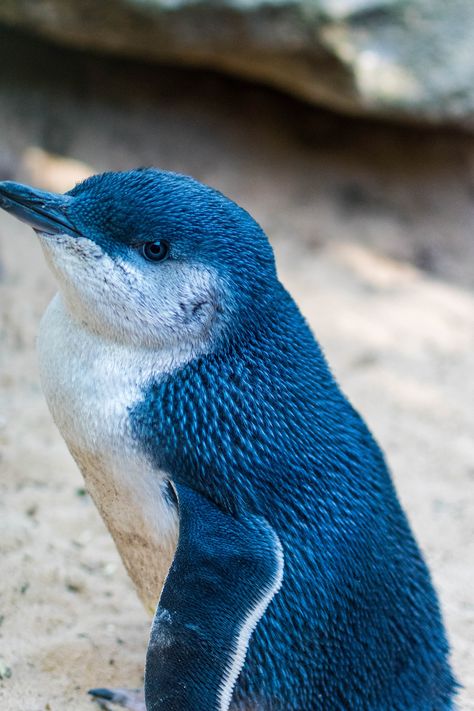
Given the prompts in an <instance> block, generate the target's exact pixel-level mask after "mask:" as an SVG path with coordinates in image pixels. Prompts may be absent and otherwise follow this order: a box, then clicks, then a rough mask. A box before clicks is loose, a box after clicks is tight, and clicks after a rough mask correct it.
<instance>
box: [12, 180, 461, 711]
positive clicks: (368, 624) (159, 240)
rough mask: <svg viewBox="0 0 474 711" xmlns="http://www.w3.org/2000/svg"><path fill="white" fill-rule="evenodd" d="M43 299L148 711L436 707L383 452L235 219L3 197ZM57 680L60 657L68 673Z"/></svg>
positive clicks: (414, 568) (46, 372) (51, 389)
mask: <svg viewBox="0 0 474 711" xmlns="http://www.w3.org/2000/svg"><path fill="white" fill-rule="evenodd" d="M0 206H1V207H2V208H3V209H5V210H7V212H10V213H11V214H12V215H14V216H16V217H17V218H19V219H20V220H23V221H24V222H26V223H28V224H29V225H31V227H33V228H34V230H35V231H36V233H37V235H38V237H39V240H40V243H41V246H42V248H43V251H44V254H45V257H46V260H47V262H48V264H49V266H50V268H51V270H52V272H53V274H54V276H55V278H56V281H57V286H58V293H57V294H56V296H55V297H54V298H53V300H52V302H51V303H50V305H49V307H48V309H47V310H46V313H45V315H44V317H43V319H42V322H41V326H40V333H39V339H38V349H39V362H40V374H41V380H42V386H43V389H44V393H45V396H46V399H47V401H48V405H49V408H50V410H51V413H52V416H53V418H54V420H55V422H56V424H57V426H58V428H59V430H60V432H61V434H62V436H63V437H64V439H65V441H66V443H67V446H68V447H69V449H70V451H71V453H72V456H73V457H74V459H75V461H76V462H77V464H78V466H79V468H80V470H81V471H82V473H83V476H84V479H85V482H86V485H87V488H88V490H89V492H90V494H91V496H92V498H93V500H94V502H95V504H96V505H97V508H98V509H99V511H100V513H101V515H102V516H103V518H104V520H105V523H106V524H107V526H108V529H109V531H110V533H111V535H112V537H113V539H114V541H115V543H116V545H117V548H118V550H119V552H120V555H121V557H122V559H123V562H124V565H125V567H126V569H127V571H128V573H129V575H130V577H131V578H132V580H133V582H134V584H135V586H136V588H137V591H138V594H139V595H140V597H141V599H142V600H143V602H144V604H145V606H146V607H147V609H148V610H150V611H151V612H152V613H154V618H153V622H152V626H151V633H150V640H149V645H148V649H147V655H146V662H145V689H144V695H142V696H140V695H139V694H136V695H134V694H133V693H132V692H131V691H130V692H129V691H127V690H126V689H123V690H121V689H117V690H114V689H105V688H104V689H101V688H100V689H94V690H92V692H91V693H92V694H93V695H94V696H95V697H97V698H100V699H102V700H105V699H108V700H110V701H112V702H117V703H121V704H122V705H123V706H125V707H127V708H129V709H146V711H446V710H448V709H453V708H454V705H453V704H454V696H455V692H456V689H457V683H456V680H455V678H454V676H453V673H452V671H451V668H450V663H449V648H448V642H447V638H446V634H445V630H444V626H443V621H442V617H441V613H440V609H439V605H438V600H437V597H436V593H435V591H434V588H433V585H432V582H431V579H430V574H429V572H428V569H427V567H426V564H425V562H424V560H423V557H422V555H421V553H420V550H419V548H418V546H417V544H416V542H415V540H414V537H413V534H412V532H411V530H410V527H409V524H408V522H407V518H406V516H405V514H404V512H403V510H402V508H401V506H400V503H399V501H398V498H397V494H396V492H395V489H394V486H393V483H392V480H391V478H390V474H389V472H388V470H387V466H386V464H385V461H384V457H383V455H382V453H381V450H380V449H379V447H378V445H377V444H376V442H375V441H374V439H373V437H372V435H371V434H370V432H369V430H368V429H367V426H366V425H365V423H364V421H363V420H362V419H361V417H360V416H359V415H358V413H357V412H356V411H355V410H354V408H353V407H352V406H351V405H350V403H349V402H348V400H347V399H346V398H345V396H344V395H343V394H342V393H341V390H340V389H339V387H338V385H337V383H336V381H335V380H334V377H333V376H332V374H331V372H330V370H329V368H328V365H327V363H326V361H325V358H324V356H323V354H322V352H321V349H320V347H319V345H318V344H317V342H316V340H315V338H314V336H313V334H312V333H311V331H310V329H309V327H308V325H307V324H306V322H305V320H304V318H303V317H302V315H301V313H300V311H299V310H298V308H297V306H296V305H295V303H294V301H293V299H292V298H291V296H290V295H289V294H288V293H287V291H286V290H285V289H284V287H283V286H282V284H281V283H280V281H279V279H278V276H277V272H276V267H275V261H274V255H273V251H272V248H271V246H270V244H269V241H268V239H267V237H266V235H265V234H264V232H263V231H262V229H261V228H260V227H259V225H258V224H257V223H256V222H255V221H254V220H253V219H252V217H251V216H250V215H249V214H248V213H247V212H246V211H245V210H244V209H242V208H241V207H239V206H238V205H236V204H235V203H234V202H232V201H231V200H229V199H227V198H226V197H224V196H223V195H222V194H221V193H219V192H217V191H216V190H214V189H212V188H210V187H207V186H205V185H202V184H201V183H199V182H198V181H196V180H193V179H192V178H189V177H186V176H183V175H178V174H175V173H170V172H165V171H162V170H157V169H153V168H146V169H137V170H131V171H127V172H109V173H104V174H101V175H96V176H93V177H91V178H88V179H87V180H85V181H84V182H82V183H80V184H78V185H77V186H76V187H75V188H73V189H72V190H71V191H69V192H68V193H66V194H64V195H57V194H53V193H49V192H44V191H40V190H37V189H34V188H31V187H28V186H25V185H21V184H19V183H15V182H11V181H6V182H2V183H0ZM65 662H66V660H65Z"/></svg>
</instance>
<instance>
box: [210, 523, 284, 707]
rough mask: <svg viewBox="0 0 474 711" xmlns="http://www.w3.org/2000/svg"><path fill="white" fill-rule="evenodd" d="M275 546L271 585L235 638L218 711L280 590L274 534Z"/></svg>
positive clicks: (226, 702) (279, 556)
mask: <svg viewBox="0 0 474 711" xmlns="http://www.w3.org/2000/svg"><path fill="white" fill-rule="evenodd" d="M273 533H274V536H275V546H276V558H277V569H276V571H275V575H274V578H273V581H272V583H271V585H269V586H267V587H266V588H264V590H263V593H262V595H261V597H260V599H259V600H258V602H257V604H256V605H255V606H254V607H253V608H252V609H251V610H250V612H249V614H248V615H247V617H246V618H245V620H244V623H243V625H242V627H241V628H240V632H239V634H238V636H237V640H236V643H235V651H234V654H233V657H232V658H231V661H230V663H229V665H228V667H227V669H226V673H225V675H224V678H223V679H222V681H221V683H220V689H219V697H218V701H219V711H228V709H229V706H230V702H231V700H232V692H233V691H234V686H235V684H236V682H237V679H238V676H239V674H240V672H241V671H242V667H243V666H244V662H245V657H246V654H247V649H248V646H249V642H250V637H251V636H252V632H253V631H254V629H255V628H256V626H257V624H258V622H259V620H260V619H261V618H262V617H263V614H264V612H265V610H266V609H267V607H268V605H269V604H270V602H271V601H272V599H273V598H274V597H275V595H276V594H277V592H278V591H279V590H280V588H281V584H282V582H283V568H284V555H283V548H282V545H281V543H280V540H279V538H278V536H277V535H276V533H275V532H273Z"/></svg>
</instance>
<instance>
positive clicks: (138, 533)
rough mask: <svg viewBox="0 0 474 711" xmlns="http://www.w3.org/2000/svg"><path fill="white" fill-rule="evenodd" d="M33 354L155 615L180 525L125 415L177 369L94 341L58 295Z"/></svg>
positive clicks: (157, 356)
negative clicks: (153, 383)
mask: <svg viewBox="0 0 474 711" xmlns="http://www.w3.org/2000/svg"><path fill="white" fill-rule="evenodd" d="M38 350H39V363H40V375H41V381H42V386H43V390H44V393H45V396H46V399H47V402H48V405H49V408H50V410H51V413H52V416H53V418H54V420H55V422H56V424H57V426H58V428H59V430H60V432H61V434H62V436H63V438H64V439H65V441H66V444H67V445H68V447H69V449H70V451H71V453H72V455H73V457H74V459H75V460H76V462H77V464H78V466H79V468H80V469H81V471H82V474H83V476H84V479H85V482H86V486H87V488H88V490H89V492H90V494H91V496H92V498H93V499H94V501H95V503H96V505H97V508H98V509H99V511H100V513H101V515H102V517H103V518H104V520H105V523H106V525H107V526H108V528H109V530H110V533H111V534H112V536H113V538H114V541H115V543H116V545H117V548H118V550H119V552H120V555H121V557H122V559H123V561H124V564H125V566H126V568H127V571H128V573H129V574H130V576H131V578H132V580H133V582H134V583H135V585H136V587H137V590H138V593H139V595H140V597H141V598H142V600H143V602H144V603H145V605H146V606H147V607H148V608H149V609H150V610H153V609H154V606H155V604H156V601H157V599H158V597H159V593H160V591H161V588H162V585H163V581H164V578H165V577H166V574H167V572H168V569H169V566H170V564H171V561H172V558H173V556H174V552H175V549H176V542H177V535H178V520H177V513H176V509H175V507H174V505H173V504H172V503H170V499H169V495H168V493H167V482H166V477H165V475H164V473H163V472H160V471H159V470H157V469H155V468H154V467H153V466H152V465H151V463H150V462H149V461H148V460H147V459H146V457H145V456H144V454H143V453H142V452H141V451H140V447H139V445H138V444H137V443H136V441H135V440H134V439H133V437H132V436H131V431H130V423H129V418H128V413H129V411H130V409H131V408H132V407H133V406H134V405H135V404H136V403H137V402H139V401H140V400H141V398H142V397H143V390H142V388H143V386H144V385H145V384H146V383H147V382H148V380H149V378H150V377H151V376H152V375H153V376H154V377H156V376H157V374H158V375H159V373H160V372H167V371H168V372H169V371H170V370H172V369H173V367H176V366H175V364H174V362H173V360H172V357H170V355H169V354H167V355H166V354H161V353H157V352H154V351H152V350H146V349H134V348H130V347H127V346H123V345H118V344H116V343H113V342H107V341H105V340H104V339H102V338H99V337H98V336H97V335H95V334H94V333H92V332H90V331H89V330H88V329H85V328H84V327H82V326H81V325H80V324H79V323H78V322H77V321H76V320H75V319H73V318H72V317H70V315H69V313H68V312H67V311H66V309H65V307H64V306H63V303H62V301H61V299H60V297H59V296H56V297H55V298H54V299H53V301H52V302H51V304H50V305H49V307H48V309H47V311H46V313H45V315H44V317H43V319H42V322H41V327H40V335H39V339H38Z"/></svg>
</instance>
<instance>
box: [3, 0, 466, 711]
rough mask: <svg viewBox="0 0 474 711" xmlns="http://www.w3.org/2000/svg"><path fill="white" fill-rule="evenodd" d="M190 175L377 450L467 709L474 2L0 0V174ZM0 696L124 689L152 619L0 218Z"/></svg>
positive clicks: (38, 181) (56, 697)
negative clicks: (57, 395)
mask: <svg viewBox="0 0 474 711" xmlns="http://www.w3.org/2000/svg"><path fill="white" fill-rule="evenodd" d="M139 165H142V166H143V165H155V166H159V167H160V168H165V169H169V170H175V171H179V172H184V173H189V174H191V175H193V176H194V177H196V178H198V179H200V180H202V181H204V182H206V183H208V184H210V185H212V186H213V187H216V188H218V189H220V190H222V191H223V192H224V193H226V194H227V195H228V196H229V197H231V198H233V199H234V200H236V201H237V202H239V203H240V204H241V205H243V206H244V207H245V208H246V209H247V210H249V211H250V212H251V213H252V214H253V215H254V216H255V217H256V218H257V220H258V221H259V222H260V223H261V224H262V226H263V227H264V229H265V230H266V232H267V233H268V235H269V237H270V239H271V241H272V243H273V245H274V248H275V251H276V256H277V262H278V267H279V272H280V276H281V279H282V280H283V282H284V283H285V285H286V286H287V287H288V288H289V290H290V291H291V292H292V293H293V295H294V296H295V298H296V300H297V301H298V303H299V304H300V306H301V308H302V310H303V312H304V314H305V315H306V317H307V318H308V320H309V322H310V324H311V326H312V328H313V329H314V331H315V333H316V335H317V337H318V339H319V341H320V342H321V344H322V346H323V348H324V350H325V352H326V354H327V356H328V358H329V361H330V363H331V365H332V367H333V370H334V372H335V374H336V377H337V378H338V380H339V381H340V383H341V384H342V386H343V388H344V390H345V391H346V393H347V394H348V395H349V397H350V398H351V400H352V401H353V403H354V404H355V405H356V407H357V408H358V409H359V410H360V411H361V412H362V414H363V415H364V417H365V418H366V419H367V421H368V423H369V425H370V427H371V429H372V430H373V431H374V433H375V435H376V436H377V438H378V439H379V441H380V443H381V445H382V446H383V448H384V450H385V451H386V454H387V457H388V460H389V463H390V466H391V469H392V471H393V476H394V479H395V482H396V485H397V488H398V491H399V494H400V498H401V500H402V503H403V505H404V507H405V508H406V510H407V511H408V513H409V516H410V519H411V522H412V525H413V528H414V530H415V533H416V535H417V537H418V540H419V542H420V544H421V546H422V548H423V550H424V552H425V555H426V557H427V559H428V562H429V564H430V566H431V569H432V572H433V576H434V580H435V583H436V586H437V588H438V590H439V593H440V596H441V602H442V606H443V610H444V614H445V618H446V622H447V626H448V631H449V635H450V639H451V642H452V647H453V663H454V666H455V670H456V672H457V674H458V676H459V678H460V680H461V682H462V684H463V685H464V689H463V690H462V692H461V695H460V708H461V709H474V671H473V670H474V599H473V593H472V590H473V589H474V535H473V534H474V491H473V490H474V440H473V432H474V408H473V402H474V378H473V371H474V240H473V235H472V233H473V227H474V3H472V1H471V0H449V2H446V1H445V0H313V2H308V1H306V2H305V1H303V0H293V1H290V0H287V1H285V0H273V1H272V0H221V1H220V2H217V1H212V0H202V1H199V2H198V1H197V0H194V1H191V0H102V1H101V2H100V3H98V2H96V0H3V2H2V3H0V179H1V180H4V179H14V180H20V181H24V182H29V183H31V184H34V185H36V186H38V187H42V188H45V189H49V190H56V191H61V192H62V191H65V190H67V189H69V188H70V187H72V186H73V185H74V184H75V182H77V181H78V180H81V179H82V178H84V177H85V176H87V175H89V174H90V173H94V172H98V171H103V170H110V169H114V170H120V169H127V168H131V167H136V166H139ZM0 289H1V293H0V357H1V360H0V368H1V371H0V456H1V459H0V467H1V476H0V487H1V496H0V508H1V511H0V521H1V530H0V534H1V535H0V550H1V561H2V562H1V575H0V600H1V602H0V606H1V607H0V706H1V708H2V709H5V710H6V711H62V710H63V709H64V708H67V709H68V710H69V711H87V709H90V708H91V703H90V701H89V700H88V698H87V697H86V696H85V691H86V690H87V689H88V688H90V687H94V686H140V684H141V675H142V666H143V659H144V653H145V646H146V639H147V635H148V625H149V622H148V619H147V617H146V615H145V612H144V611H143V610H142V609H141V607H140V605H139V603H138V601H137V599H136V597H135V594H134V592H133V590H132V588H131V584H130V583H129V581H128V579H127V577H126V574H125V572H124V570H123V568H122V565H121V563H120V561H119V559H118V555H117V553H116V552H115V549H114V547H113V545H112V542H111V540H110V538H109V536H108V534H107V532H106V531H105V528H104V526H103V524H102V522H101V520H100V518H99V515H98V513H97V512H96V510H95V508H94V507H93V505H92V503H91V501H90V500H89V497H88V496H87V494H86V492H85V491H84V488H83V483H82V480H81V477H80V475H79V472H78V471H77V470H76V468H75V466H74V464H73V462H72V460H71V458H70V456H69V454H68V452H67V451H66V448H65V446H64V444H63V443H62V441H61V440H60V437H59V434H58V433H57V431H56V430H55V428H54V427H53V425H52V423H51V420H50V417H49V414H48V412H47V409H46V405H45V403H44V401H43V397H42V395H41V391H40V387H39V381H38V374H37V366H36V356H35V350H34V348H35V335H36V332H37V328H38V321H39V319H40V317H41V314H42V313H43V311H44V308H45V306H46V304H47V303H48V300H49V299H50V298H51V296H52V294H53V293H54V285H53V282H52V278H51V277H50V275H49V273H48V271H47V269H46V266H45V264H44V263H43V260H42V256H41V253H40V250H39V247H38V245H37V243H36V241H35V237H34V234H33V233H32V232H31V231H30V230H29V229H28V228H27V227H25V226H23V225H21V224H20V223H17V222H16V221H15V220H13V219H12V218H10V217H9V216H8V215H6V214H4V213H1V214H0Z"/></svg>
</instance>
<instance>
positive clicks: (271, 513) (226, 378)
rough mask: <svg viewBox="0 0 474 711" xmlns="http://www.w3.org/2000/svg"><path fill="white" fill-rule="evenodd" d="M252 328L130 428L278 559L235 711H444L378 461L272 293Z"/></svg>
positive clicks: (421, 589) (182, 379) (160, 396)
mask: <svg viewBox="0 0 474 711" xmlns="http://www.w3.org/2000/svg"><path fill="white" fill-rule="evenodd" d="M254 316H255V321H254V323H253V324H252V326H251V327H250V326H249V327H248V328H247V329H246V330H245V332H244V333H242V334H239V336H238V337H236V338H235V340H233V341H231V342H226V343H225V344H224V345H223V346H222V347H221V348H220V349H218V350H216V351H215V352H212V353H211V354H209V355H206V356H203V357H201V358H198V359H196V360H194V361H193V362H192V363H190V364H189V365H187V366H185V367H184V368H182V369H181V370H180V371H178V372H176V373H174V374H173V375H171V376H170V377H168V378H167V379H165V380H162V381H160V382H157V383H153V382H151V383H150V384H149V388H148V390H147V391H146V392H145V393H144V399H143V402H142V403H141V404H140V406H139V407H137V409H136V410H135V411H134V413H133V422H134V428H135V432H136V436H137V437H138V438H140V440H142V441H145V442H146V446H147V448H148V451H149V452H150V454H151V455H152V456H153V458H154V460H155V461H156V464H157V466H159V467H160V468H163V469H165V470H166V471H169V472H171V474H172V478H173V479H174V480H175V481H177V482H180V483H183V484H186V485H188V486H190V487H193V488H194V489H195V490H197V491H199V492H200V493H201V494H202V495H203V496H204V497H206V498H208V499H210V500H212V501H213V502H215V503H216V504H217V505H218V507H219V508H220V509H222V510H224V511H227V512H228V513H229V514H231V515H235V516H239V515H244V514H245V513H246V512H251V513H253V514H257V515H261V516H264V517H265V519H266V520H267V521H268V522H269V523H270V525H271V526H272V527H273V528H274V530H275V532H276V533H277V535H278V537H279V539H280V541H281V543H282V546H283V550H284V556H285V576H284V582H283V586H282V589H281V591H280V593H279V594H278V595H277V596H276V598H275V599H274V601H273V602H272V604H271V605H270V607H269V609H268V611H267V612H266V614H265V616H264V617H263V619H262V620H261V622H260V623H259V625H258V626H257V628H256V630H255V632H254V635H253V637H252V639H251V642H250V645H249V649H248V653H247V659H246V663H245V666H244V669H243V672H242V674H241V677H240V679H239V682H238V685H237V688H236V690H235V697H234V703H235V708H239V709H240V708H245V709H246V708H247V706H246V704H248V699H249V698H250V699H258V700H259V703H261V704H262V705H261V706H257V707H256V708H262V709H265V710H266V709H272V710H273V709H275V710H277V709H278V710H281V711H283V710H284V711H296V710H298V711H309V710H312V709H324V711H332V710H333V709H334V710H336V709H338V710H342V709H351V711H352V710H356V709H370V710H371V711H395V710H398V709H400V711H408V710H411V709H416V710H417V711H425V710H426V711H438V709H439V710H440V711H441V710H444V709H449V708H451V698H452V694H453V678H452V675H451V672H450V669H449V666H448V662H447V655H448V646H447V642H446V638H445V634H444V631H443V627H442V623H441V620H440V613H439V609H438V603H437V600H436V595H435V593H434V590H433V588H432V584H431V581H430V577H429V574H428V571H427V569H426V566H425V564H424V562H423V560H422V557H421V555H420V552H419V550H418V548H417V546H416V543H415V542H414V540H413V537H412V534H411V532H410V529H409V526H408V524H407V521H406V518H405V515H404V513H403V511H402V510H401V508H400V505H399V502H398V500H397V497H396V493H395V491H394V488H393V485H392V483H391V480H390V477H389V474H388V472H387V469H386V466H385V462H384V459H383V456H382V454H381V452H380V450H379V448H378V446H377V444H376V443H375V441H374V440H373V438H372V436H371V434H370V432H369V431H368V430H367V427H366V426H365V424H364V423H363V421H362V420H361V418H360V417H359V415H358V414H357V413H356V412H355V411H354V409H353V408H352V407H351V405H350V404H349V403H348V401H347V400H346V399H345V397H344V396H343V395H342V394H341V392H340V390H339V388H338V386H337V384H336V382H335V381H334V379H333V377H332V375H331V373H330V372H329V370H328V367H327V365H326V362H325V359H324V357H323V355H322V353H321V351H320V349H319V347H318V346H317V344H316V343H315V341H314V339H313V336H312V334H311V333H310V331H309V329H308V327H307V325H306V323H305V322H304V320H303V318H302V317H301V315H300V314H299V312H298V310H297V308H296V306H295V304H294V303H293V301H292V299H291V297H290V296H289V295H288V294H287V293H286V292H285V291H284V289H283V288H282V287H281V286H280V285H278V284H277V283H275V285H274V290H273V293H272V298H271V299H269V300H268V301H267V306H266V309H265V310H264V311H260V312H258V313H257V312H256V313H255V314H254ZM240 704H241V705H240ZM232 708H234V707H232ZM251 708H252V707H251Z"/></svg>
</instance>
